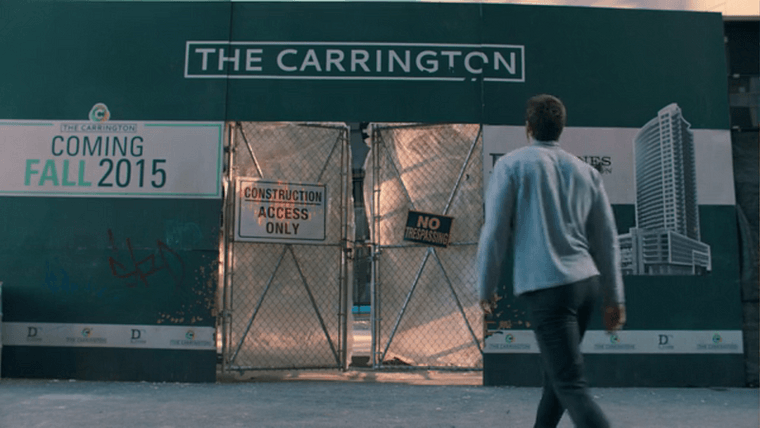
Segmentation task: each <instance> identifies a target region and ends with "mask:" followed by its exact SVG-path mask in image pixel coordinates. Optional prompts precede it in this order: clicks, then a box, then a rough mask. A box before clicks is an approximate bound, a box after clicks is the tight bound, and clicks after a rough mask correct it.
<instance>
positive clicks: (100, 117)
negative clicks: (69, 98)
mask: <svg viewBox="0 0 760 428" xmlns="http://www.w3.org/2000/svg"><path fill="white" fill-rule="evenodd" d="M110 118H111V112H110V111H108V106H106V105H105V104H103V103H97V104H95V105H94V106H92V109H91V110H90V120H91V121H93V122H106V121H107V120H108V119H110Z"/></svg>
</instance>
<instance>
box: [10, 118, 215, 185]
mask: <svg viewBox="0 0 760 428" xmlns="http://www.w3.org/2000/svg"><path fill="white" fill-rule="evenodd" d="M223 129H224V124H223V123H221V122H110V121H104V122H93V121H48V122H42V121H27V120H14V121H3V120H0V148H2V151H3V155H2V157H1V158H0V195H5V196H95V197H139V198H144V197H157V198H167V197H171V198H175V197H178V198H219V197H221V176H222V171H221V168H222V145H223V138H222V134H223V133H222V131H223Z"/></svg>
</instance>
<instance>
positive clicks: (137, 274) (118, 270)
mask: <svg viewBox="0 0 760 428" xmlns="http://www.w3.org/2000/svg"><path fill="white" fill-rule="evenodd" d="M108 240H109V241H110V243H111V247H112V248H113V250H114V253H117V255H118V252H117V250H116V240H115V239H114V236H113V231H111V229H108ZM126 243H127V250H128V251H129V258H130V262H129V263H127V264H126V265H125V264H122V263H120V262H118V261H117V260H116V259H115V258H113V257H109V258H108V264H109V265H110V266H111V273H112V274H113V276H115V277H117V278H120V279H127V280H129V282H128V283H127V286H128V287H136V286H137V285H139V284H140V283H142V284H143V285H145V286H146V287H148V277H150V276H151V275H153V274H156V273H158V272H162V271H168V272H169V274H170V275H171V276H172V278H174V282H175V286H176V287H177V288H179V287H180V286H181V285H182V283H183V281H184V279H185V262H184V261H183V260H182V257H180V256H179V254H177V253H176V252H175V251H174V250H172V249H171V248H169V246H168V245H166V244H165V243H163V242H161V241H160V240H156V245H157V247H158V256H156V254H151V255H149V256H147V257H145V258H143V259H141V260H137V258H136V257H135V253H134V249H133V248H132V242H131V241H130V239H129V238H127V239H126ZM169 257H173V258H174V259H175V260H176V261H177V262H178V263H179V265H180V272H175V269H173V268H172V266H171V264H170V263H169V259H168V258H169Z"/></svg>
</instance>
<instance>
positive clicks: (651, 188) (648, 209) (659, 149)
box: [620, 104, 712, 275]
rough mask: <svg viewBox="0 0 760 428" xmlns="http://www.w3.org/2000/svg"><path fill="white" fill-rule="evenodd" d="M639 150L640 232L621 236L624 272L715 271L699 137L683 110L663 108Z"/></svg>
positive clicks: (638, 142) (638, 140)
mask: <svg viewBox="0 0 760 428" xmlns="http://www.w3.org/2000/svg"><path fill="white" fill-rule="evenodd" d="M633 145H634V160H635V168H634V171H635V172H634V174H635V177H634V182H635V186H636V227H634V228H632V229H631V230H630V233H627V234H624V235H621V236H620V246H621V253H622V262H623V272H624V273H627V274H634V275H640V274H653V275H657V274H661V275H677V274H698V273H704V272H707V271H710V270H711V269H712V266H711V256H710V246H709V245H707V244H705V243H703V242H700V226H699V205H698V202H697V179H696V161H695V158H694V132H693V131H692V130H691V125H690V124H689V122H687V121H686V120H685V119H684V118H683V115H682V112H681V109H680V107H678V105H677V104H670V105H668V106H666V107H665V108H663V109H661V110H660V111H659V112H658V114H657V117H655V118H654V119H652V120H650V121H649V122H647V123H646V124H645V125H644V126H643V127H642V128H641V130H640V131H639V132H638V133H637V134H636V137H635V138H634V140H633Z"/></svg>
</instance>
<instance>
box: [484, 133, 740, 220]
mask: <svg viewBox="0 0 760 428" xmlns="http://www.w3.org/2000/svg"><path fill="white" fill-rule="evenodd" d="M692 131H693V136H694V141H693V144H694V157H695V164H696V165H695V168H696V180H697V194H698V197H699V204H700V205H734V204H735V203H736V201H735V198H734V181H733V180H734V178H733V177H734V173H733V160H732V158H731V133H730V131H728V130H711V129H695V130H692ZM638 132H639V129H638V128H573V127H568V128H565V130H564V131H563V132H562V136H561V137H560V140H559V143H560V147H561V148H562V149H564V150H565V151H567V152H569V153H572V154H574V155H575V156H578V157H579V158H580V159H581V160H583V161H585V162H586V163H589V164H591V165H592V166H595V167H597V168H598V169H599V170H600V171H601V173H602V178H603V179H604V187H605V190H606V191H607V195H608V196H609V198H610V203H612V204H620V205H623V204H633V203H634V202H635V200H636V187H635V185H634V183H635V181H634V180H635V177H634V143H633V140H634V138H635V137H636V135H637V134H638ZM528 144H529V143H528V138H527V136H526V134H525V127H524V126H488V125H486V126H483V157H484V158H483V178H484V181H483V182H484V183H486V184H485V187H487V186H488V181H489V178H490V177H491V171H492V170H493V165H494V163H495V162H496V160H497V159H498V158H499V157H500V156H502V155H504V154H506V153H509V152H511V151H513V150H516V149H519V148H521V147H524V146H526V145H528Z"/></svg>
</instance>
